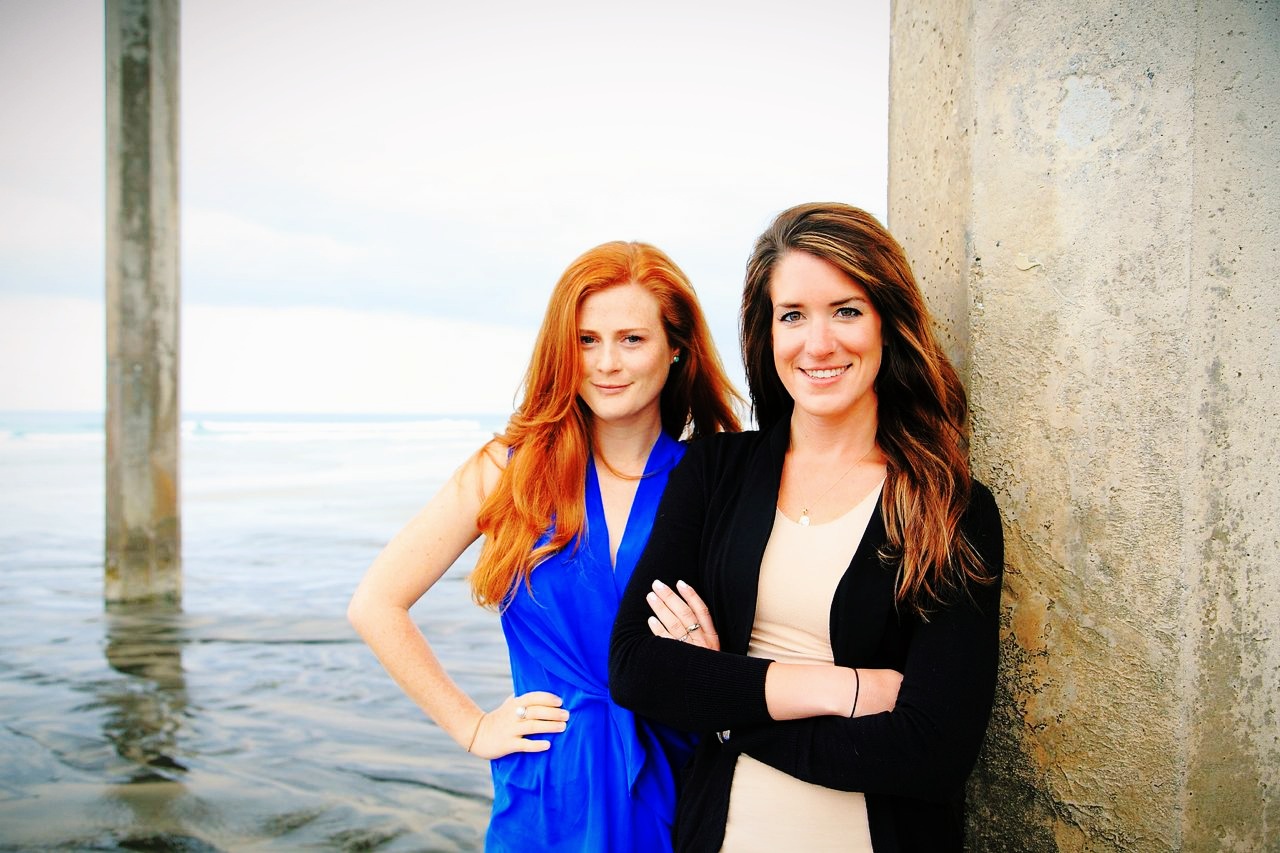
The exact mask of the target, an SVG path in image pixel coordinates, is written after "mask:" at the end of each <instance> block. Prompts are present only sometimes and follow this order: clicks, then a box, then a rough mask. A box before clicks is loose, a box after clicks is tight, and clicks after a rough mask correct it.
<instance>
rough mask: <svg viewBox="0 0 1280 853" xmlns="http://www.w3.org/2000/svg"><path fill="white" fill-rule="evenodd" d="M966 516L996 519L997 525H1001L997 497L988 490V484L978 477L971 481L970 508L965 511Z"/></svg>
mask: <svg viewBox="0 0 1280 853" xmlns="http://www.w3.org/2000/svg"><path fill="white" fill-rule="evenodd" d="M965 515H967V516H974V517H978V518H983V519H987V520H991V519H994V520H995V522H996V523H997V524H999V523H1000V506H999V504H997V503H996V497H995V495H994V494H992V493H991V489H989V488H987V485H986V483H983V482H982V481H981V480H979V479H977V478H976V477H975V478H973V479H971V480H970V481H969V506H968V507H967V508H966V509H965Z"/></svg>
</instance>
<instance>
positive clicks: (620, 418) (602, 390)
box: [578, 282, 677, 428]
mask: <svg viewBox="0 0 1280 853" xmlns="http://www.w3.org/2000/svg"><path fill="white" fill-rule="evenodd" d="M578 348H579V350H580V352H581V353H582V385H581V386H580V387H579V388H578V395H579V396H581V397H582V399H583V401H584V402H585V403H586V404H587V406H588V407H589V408H590V409H591V412H592V414H594V415H595V417H596V418H597V419H599V420H600V421H601V422H602V423H607V424H610V425H615V426H630V425H635V426H642V427H643V426H648V425H649V422H650V421H651V422H652V425H653V426H654V428H658V427H660V425H661V423H662V418H661V411H660V407H659V397H660V395H661V394H662V387H663V385H665V384H666V382H667V373H668V371H669V369H670V366H671V359H672V357H673V356H674V355H676V353H677V351H676V350H674V349H672V348H671V345H670V344H669V343H668V341H667V333H666V330H665V328H664V327H663V325H662V314H661V312H660V310H659V306H658V300H657V297H655V296H654V295H653V294H652V293H650V292H649V291H648V290H647V289H646V288H644V287H643V286H641V285H639V284H636V283H635V282H631V283H630V284H620V285H615V286H613V287H607V288H605V289H604V290H599V291H596V292H595V293H592V294H591V295H590V296H588V297H586V298H585V299H583V300H582V305H581V306H580V307H579V308H578Z"/></svg>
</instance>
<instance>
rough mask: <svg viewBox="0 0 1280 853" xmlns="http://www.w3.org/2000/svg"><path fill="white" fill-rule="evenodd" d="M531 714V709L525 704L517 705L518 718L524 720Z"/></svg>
mask: <svg viewBox="0 0 1280 853" xmlns="http://www.w3.org/2000/svg"><path fill="white" fill-rule="evenodd" d="M528 714H529V709H528V708H526V707H525V706H523V705H517V706H516V719H517V720H523V719H524V718H525V717H526V716H528Z"/></svg>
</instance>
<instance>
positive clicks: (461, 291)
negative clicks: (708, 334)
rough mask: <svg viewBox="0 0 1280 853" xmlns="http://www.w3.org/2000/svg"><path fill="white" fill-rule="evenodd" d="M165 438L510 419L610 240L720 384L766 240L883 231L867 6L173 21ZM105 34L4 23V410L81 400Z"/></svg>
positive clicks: (212, 9)
mask: <svg viewBox="0 0 1280 853" xmlns="http://www.w3.org/2000/svg"><path fill="white" fill-rule="evenodd" d="M181 15H182V53H181V74H182V89H181V114H182V131H181V134H182V136H181V146H182V154H181V157H182V299H183V329H182V335H183V340H182V344H183V347H182V366H183V376H182V400H183V408H184V409H185V410H187V411H206V412H207V411H239V412H272V411H286V412H305V411H311V412H423V413H461V412H475V413H482V412H485V413H497V412H505V411H508V410H509V409H510V407H511V405H512V401H513V398H514V396H515V394H516V391H517V388H518V385H519V381H520V377H521V374H522V372H523V370H524V366H525V364H526V363H527V360H528V356H529V351H530V347H531V345H532V340H533V335H534V333H535V332H536V329H537V325H538V322H539V320H540V319H541V314H542V311H543V309H544V308H545V305H546V299H547V296H548V294H549V292H550V290H551V287H552V285H553V284H554V283H555V281H556V279H557V278H558V277H559V275H560V273H561V272H562V271H563V270H564V268H565V267H566V266H567V265H568V263H569V262H570V261H571V260H572V259H573V258H574V257H576V256H577V255H578V254H580V253H581V252H582V251H584V250H585V249H587V248H590V247H591V246H594V245H596V244H598V243H601V242H604V241H606V240H614V239H636V240H645V241H648V242H651V243H654V244H656V245H658V246H659V247H661V248H662V249H663V250H664V251H666V252H668V253H669V254H670V255H671V256H672V257H673V258H674V259H675V260H676V262H677V263H678V264H680V265H681V266H682V267H683V268H684V270H685V271H686V272H687V273H688V274H689V275H690V277H691V278H692V280H693V282H694V286H695V287H696V288H697V290H698V292H699V295H700V296H701V298H702V300H703V304H704V307H705V308H706V310H707V312H708V315H709V317H710V319H711V323H712V329H713V332H714V334H715V336H716V340H717V343H718V344H719V345H720V348H721V350H722V353H723V355H724V357H725V361H726V363H727V364H728V365H729V366H730V369H731V372H732V373H733V374H734V376H735V378H740V377H741V367H740V362H739V359H738V356H737V352H736V349H737V341H736V310H737V302H738V295H739V293H740V288H741V283H742V269H743V265H744V262H745V260H746V257H747V253H748V252H749V251H750V248H751V245H752V242H753V241H754V239H755V237H756V236H757V235H758V233H759V232H760V230H761V229H762V228H763V227H764V226H765V225H766V224H767V222H768V221H769V219H770V218H771V217H772V216H773V215H774V214H775V213H777V212H778V211H779V210H781V209H783V208H785V207H788V206H790V205H792V204H795V203H798V202H802V201H814V200H840V201H847V202H850V203H853V204H857V205H859V206H862V207H865V208H867V209H868V210H870V211H871V212H872V213H874V214H876V215H877V216H879V217H881V218H883V216H884V212H885V183H886V163H887V153H886V138H887V131H886V122H887V110H888V107H887V91H888V82H887V79H888V0H799V1H798V2H792V3H788V4H786V5H785V6H784V5H783V4H779V3H777V2H776V0H773V1H772V2H761V3H757V2H749V0H748V2H687V0H686V2H674V0H673V2H666V0H660V2H645V3H643V4H615V3H601V2H564V1H563V0H561V2H556V0H551V2H541V3H536V4H534V3H527V2H492V3H486V4H460V3H433V2H421V0H417V2H409V0H360V2H356V0H305V1H304V0H255V2H248V1H247V0H186V2H183V3H182V12H181ZM103 88H104V72H103V12H102V3H100V2H87V0H0V410H11V409H56V410H61V409H72V410H95V409H100V408H101V406H102V399H103V370H104V368H103V346H104V344H103V341H104V334H103V330H102V323H103V319H102V317H103V306H102V293H103V168H104V166H103V162H104V160H103V147H104V143H103V115H104V110H103Z"/></svg>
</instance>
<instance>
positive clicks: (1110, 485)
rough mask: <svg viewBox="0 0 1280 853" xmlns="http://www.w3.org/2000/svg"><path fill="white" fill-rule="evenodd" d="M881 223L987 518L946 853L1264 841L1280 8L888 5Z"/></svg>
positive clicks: (899, 1) (1270, 671) (1279, 609)
mask: <svg viewBox="0 0 1280 853" xmlns="http://www.w3.org/2000/svg"><path fill="white" fill-rule="evenodd" d="M891 39H892V48H891V69H890V141H889V155H890V168H889V226H890V228H891V229H892V231H893V233H894V234H895V235H896V236H897V237H898V238H899V239H900V240H902V242H903V244H904V246H905V248H906V250H907V254H908V256H909V257H910V258H911V260H912V262H913V265H914V267H915V270H916V272H917V274H918V276H919V277H920V279H921V280H922V284H923V286H924V288H925V290H926V293H927V295H928V297H929V300H930V302H931V304H932V305H934V306H935V308H936V309H937V312H938V314H939V315H940V320H941V324H942V327H943V329H942V331H943V338H944V340H945V342H946V345H947V346H948V348H949V349H950V350H951V351H952V353H953V354H954V355H955V356H956V359H957V361H958V363H960V364H961V365H962V366H963V372H964V374H965V378H966V380H967V382H968V387H969V390H970V395H971V401H972V404H973V430H974V441H973V448H972V455H973V461H974V471H975V475H976V476H978V477H979V478H980V479H983V480H985V481H986V482H987V483H988V484H990V485H991V486H992V488H993V490H994V492H995V494H996V497H997V500H998V501H999V503H1000V506H1001V509H1002V511H1003V515H1004V519H1005V535H1006V554H1007V567H1006V568H1007V574H1006V585H1005V590H1006V592H1005V597H1004V613H1003V631H1002V662H1001V673H1000V689H999V693H998V696H997V701H996V707H995V712H994V716H993V718H992V723H991V727H990V729H989V731H988V735H987V742H986V745H985V748H984V753H983V756H982V759H981V761H980V764H979V767H978V770H977V771H976V772H975V774H974V778H973V779H972V781H971V786H970V809H969V822H970V825H969V830H968V832H969V845H968V846H969V849H973V850H992V851H995V850H1018V851H1057V850H1063V851H1084V850H1089V851H1121V850H1123V851H1173V850H1188V851H1190V850H1213V851H1246V850H1247V851H1254V850H1269V849H1274V845H1275V844H1276V839H1277V837H1280V740H1278V739H1277V731H1278V730H1280V729H1278V728H1277V726H1278V724H1277V720H1280V630H1277V628H1276V624H1277V615H1276V614H1277V613H1280V570H1277V566H1280V537H1278V536H1277V530H1280V476H1277V475H1276V473H1275V470H1274V469H1275V464H1276V460H1277V459H1280V387H1278V386H1280V288H1277V287H1276V285H1275V277H1276V270H1277V261H1278V260H1280V101H1278V100H1277V98H1276V96H1275V93H1276V92H1280V4H1276V3H1274V2H1260V0H1214V2H1203V1H1202V0H1167V2H1161V3H1156V4H1154V5H1153V4H1152V3H1150V2H1149V0H1143V2H1137V0H1110V2H1106V3H1102V2H1094V0H1052V2H1050V0H927V2H926V0H894V3H893V12H892V19H891Z"/></svg>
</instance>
